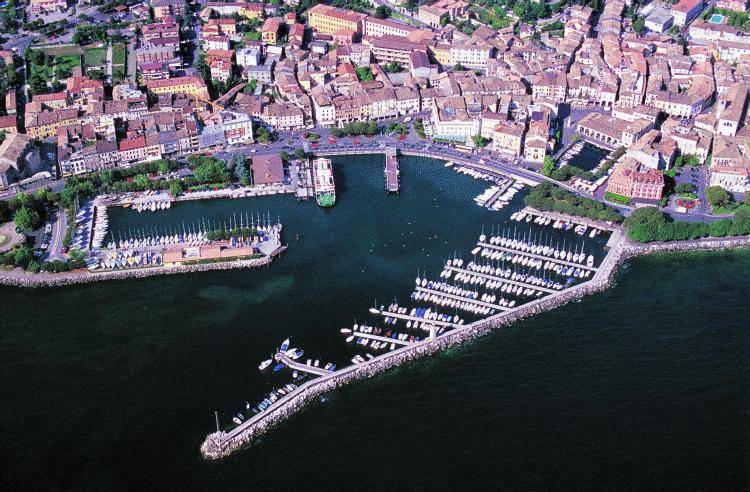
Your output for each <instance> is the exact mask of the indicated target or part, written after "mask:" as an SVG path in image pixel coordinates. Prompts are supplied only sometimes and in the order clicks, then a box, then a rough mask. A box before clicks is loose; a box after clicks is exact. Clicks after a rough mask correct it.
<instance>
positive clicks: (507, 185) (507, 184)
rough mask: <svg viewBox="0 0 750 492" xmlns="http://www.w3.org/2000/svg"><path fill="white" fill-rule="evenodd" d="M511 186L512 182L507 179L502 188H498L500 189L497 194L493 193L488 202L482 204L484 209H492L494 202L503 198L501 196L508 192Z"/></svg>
mask: <svg viewBox="0 0 750 492" xmlns="http://www.w3.org/2000/svg"><path fill="white" fill-rule="evenodd" d="M511 186H513V180H512V179H508V180H507V181H506V182H505V183H504V184H503V185H502V186H500V189H499V190H497V192H495V194H494V195H492V197H490V199H489V200H487V202H486V203H485V204H484V206H485V208H492V206H493V205H494V204H495V202H496V201H497V200H498V199H499V198H500V197H501V196H503V194H504V193H505V192H506V191H508V188H510V187H511Z"/></svg>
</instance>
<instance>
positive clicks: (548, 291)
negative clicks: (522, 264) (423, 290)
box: [447, 266, 557, 294]
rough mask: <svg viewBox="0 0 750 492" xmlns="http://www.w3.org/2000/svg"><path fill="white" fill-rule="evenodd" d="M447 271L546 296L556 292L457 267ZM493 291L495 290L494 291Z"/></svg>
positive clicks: (450, 267) (451, 267) (449, 268)
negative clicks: (545, 294) (532, 290)
mask: <svg viewBox="0 0 750 492" xmlns="http://www.w3.org/2000/svg"><path fill="white" fill-rule="evenodd" d="M447 269H448V270H452V271H454V272H458V273H466V274H468V275H476V276H477V277H481V278H484V279H487V280H491V281H493V282H500V283H505V284H510V285H516V286H518V287H523V288H524V289H527V288H528V289H535V290H541V291H542V292H546V293H548V294H554V293H555V292H557V291H556V290H552V289H548V288H547V287H541V286H539V285H534V284H529V283H526V282H519V281H518V280H511V279H509V278H504V277H497V276H495V275H489V274H486V273H479V272H474V271H472V270H466V269H465V268H458V267H454V266H449V267H447ZM495 290H497V289H495Z"/></svg>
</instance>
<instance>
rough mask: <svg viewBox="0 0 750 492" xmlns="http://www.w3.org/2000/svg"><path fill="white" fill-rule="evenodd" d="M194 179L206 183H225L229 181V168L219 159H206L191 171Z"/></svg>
mask: <svg viewBox="0 0 750 492" xmlns="http://www.w3.org/2000/svg"><path fill="white" fill-rule="evenodd" d="M193 174H194V176H195V179H196V181H198V182H199V183H202V184H206V183H226V182H227V181H229V170H228V169H227V167H226V166H225V165H224V164H223V163H222V162H220V161H217V160H216V159H208V160H207V161H206V162H204V163H203V164H201V165H199V166H198V167H196V168H195V170H194V171H193Z"/></svg>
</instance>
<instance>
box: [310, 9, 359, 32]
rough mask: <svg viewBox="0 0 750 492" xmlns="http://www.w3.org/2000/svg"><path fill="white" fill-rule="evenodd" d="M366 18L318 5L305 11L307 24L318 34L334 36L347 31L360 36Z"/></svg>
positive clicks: (349, 11)
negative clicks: (341, 31)
mask: <svg viewBox="0 0 750 492" xmlns="http://www.w3.org/2000/svg"><path fill="white" fill-rule="evenodd" d="M366 17H367V16H366V15H365V14H360V13H357V12H352V11H351V10H346V9H339V8H335V7H331V6H330V5H325V4H322V3H319V4H317V5H315V6H314V7H313V8H311V9H310V10H308V11H307V23H308V24H309V25H310V27H312V28H313V29H315V30H316V31H318V32H322V33H324V34H331V35H333V34H335V33H336V32H338V31H340V30H342V29H348V30H351V31H354V32H356V33H357V34H360V33H361V32H362V22H363V21H364V19H365V18H366Z"/></svg>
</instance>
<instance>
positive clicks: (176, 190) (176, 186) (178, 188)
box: [169, 179, 182, 198]
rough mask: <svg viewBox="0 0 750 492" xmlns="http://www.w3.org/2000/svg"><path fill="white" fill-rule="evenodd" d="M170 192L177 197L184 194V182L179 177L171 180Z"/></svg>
mask: <svg viewBox="0 0 750 492" xmlns="http://www.w3.org/2000/svg"><path fill="white" fill-rule="evenodd" d="M169 192H170V193H171V194H172V196H173V197H175V198H177V197H178V196H180V195H181V194H182V183H181V182H180V180H179V179H173V180H171V181H170V182H169Z"/></svg>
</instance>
